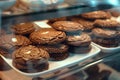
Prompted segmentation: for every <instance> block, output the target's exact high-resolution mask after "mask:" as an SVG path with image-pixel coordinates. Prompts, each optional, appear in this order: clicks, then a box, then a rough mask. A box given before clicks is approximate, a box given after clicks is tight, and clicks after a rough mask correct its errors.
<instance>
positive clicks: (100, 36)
mask: <svg viewBox="0 0 120 80" xmlns="http://www.w3.org/2000/svg"><path fill="white" fill-rule="evenodd" d="M94 26H95V27H96V28H95V29H93V30H92V36H93V41H94V42H95V43H97V44H99V45H101V46H104V47H117V46H119V42H120V34H119V32H120V23H119V22H117V21H116V20H111V19H105V20H100V19H99V20H95V22H94Z"/></svg>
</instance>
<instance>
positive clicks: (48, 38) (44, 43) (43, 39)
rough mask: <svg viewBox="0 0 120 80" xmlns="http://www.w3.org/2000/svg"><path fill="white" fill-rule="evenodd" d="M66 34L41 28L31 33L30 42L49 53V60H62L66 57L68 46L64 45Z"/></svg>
mask: <svg viewBox="0 0 120 80" xmlns="http://www.w3.org/2000/svg"><path fill="white" fill-rule="evenodd" d="M65 39H66V34H65V33H64V32H63V31H57V30H55V29H53V28H42V29H40V30H38V31H35V32H33V33H31V35H30V40H31V41H32V42H33V43H34V44H35V45H37V46H38V47H39V48H42V49H44V50H46V51H48V52H49V54H50V60H63V59H66V58H67V57H68V55H69V54H68V46H67V45H65V44H64V41H65Z"/></svg>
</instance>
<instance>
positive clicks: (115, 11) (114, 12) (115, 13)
mask: <svg viewBox="0 0 120 80" xmlns="http://www.w3.org/2000/svg"><path fill="white" fill-rule="evenodd" d="M108 12H110V13H111V15H112V16H113V17H119V16H120V12H119V11H117V10H112V9H111V10H109V11H108Z"/></svg>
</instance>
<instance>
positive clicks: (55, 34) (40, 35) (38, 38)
mask: <svg viewBox="0 0 120 80" xmlns="http://www.w3.org/2000/svg"><path fill="white" fill-rule="evenodd" d="M65 39H66V34H65V33H64V32H62V31H57V30H55V29H52V28H42V29H40V30H38V31H35V32H33V33H31V34H30V40H31V41H32V42H33V43H35V44H57V43H60V42H63V41H64V40H65Z"/></svg>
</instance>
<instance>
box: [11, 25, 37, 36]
mask: <svg viewBox="0 0 120 80" xmlns="http://www.w3.org/2000/svg"><path fill="white" fill-rule="evenodd" d="M11 29H12V31H13V33H16V34H20V35H26V34H30V33H31V32H33V31H35V27H34V25H33V23H21V24H17V25H14V26H12V27H11Z"/></svg>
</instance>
